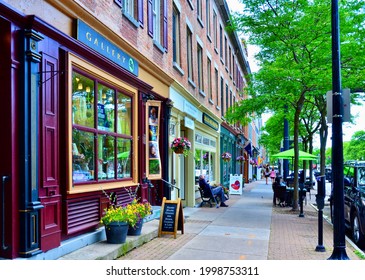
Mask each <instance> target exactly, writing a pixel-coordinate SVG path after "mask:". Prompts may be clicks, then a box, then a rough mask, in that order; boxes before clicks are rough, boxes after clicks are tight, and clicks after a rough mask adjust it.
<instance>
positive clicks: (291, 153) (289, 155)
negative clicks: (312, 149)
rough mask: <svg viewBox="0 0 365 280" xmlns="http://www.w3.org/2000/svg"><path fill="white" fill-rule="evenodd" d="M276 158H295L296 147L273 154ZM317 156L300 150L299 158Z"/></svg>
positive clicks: (315, 157)
mask: <svg viewBox="0 0 365 280" xmlns="http://www.w3.org/2000/svg"><path fill="white" fill-rule="evenodd" d="M271 158H273V159H275V158H277V159H291V160H293V159H294V149H290V150H286V151H283V152H280V153H277V154H274V155H272V156H271ZM316 159H317V156H315V155H312V154H310V153H306V152H303V151H300V150H299V160H316Z"/></svg>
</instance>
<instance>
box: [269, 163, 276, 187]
mask: <svg viewBox="0 0 365 280" xmlns="http://www.w3.org/2000/svg"><path fill="white" fill-rule="evenodd" d="M270 178H271V183H272V184H273V183H274V182H275V178H276V171H275V169H274V167H272V168H271V171H270Z"/></svg>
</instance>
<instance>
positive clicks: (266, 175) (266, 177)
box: [265, 165, 270, 185]
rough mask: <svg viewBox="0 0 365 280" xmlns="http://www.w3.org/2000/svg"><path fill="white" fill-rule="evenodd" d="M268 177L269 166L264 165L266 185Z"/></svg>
mask: <svg viewBox="0 0 365 280" xmlns="http://www.w3.org/2000/svg"><path fill="white" fill-rule="evenodd" d="M269 177H270V168H269V165H266V167H265V179H266V185H267V183H268V180H269Z"/></svg>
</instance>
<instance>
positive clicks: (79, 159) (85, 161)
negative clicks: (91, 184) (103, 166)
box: [72, 129, 94, 182]
mask: <svg viewBox="0 0 365 280" xmlns="http://www.w3.org/2000/svg"><path fill="white" fill-rule="evenodd" d="M72 179H73V181H74V182H84V181H90V180H93V179H94V134H93V133H90V132H85V131H79V130H76V129H74V130H73V131H72Z"/></svg>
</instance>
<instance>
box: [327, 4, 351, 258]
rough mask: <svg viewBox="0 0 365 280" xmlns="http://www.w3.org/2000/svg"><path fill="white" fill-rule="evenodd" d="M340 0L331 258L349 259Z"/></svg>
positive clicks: (335, 16)
mask: <svg viewBox="0 0 365 280" xmlns="http://www.w3.org/2000/svg"><path fill="white" fill-rule="evenodd" d="M339 38H340V36H339V12H338V0H332V106H333V111H332V112H333V116H332V117H333V119H332V147H333V149H332V175H333V177H332V182H333V205H334V220H333V248H334V249H333V252H332V255H331V256H330V257H329V260H348V259H349V257H348V256H347V254H346V243H345V217H344V190H343V188H344V183H343V141H342V117H343V107H342V103H343V100H342V93H341V92H342V89H341V65H340V39H339Z"/></svg>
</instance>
